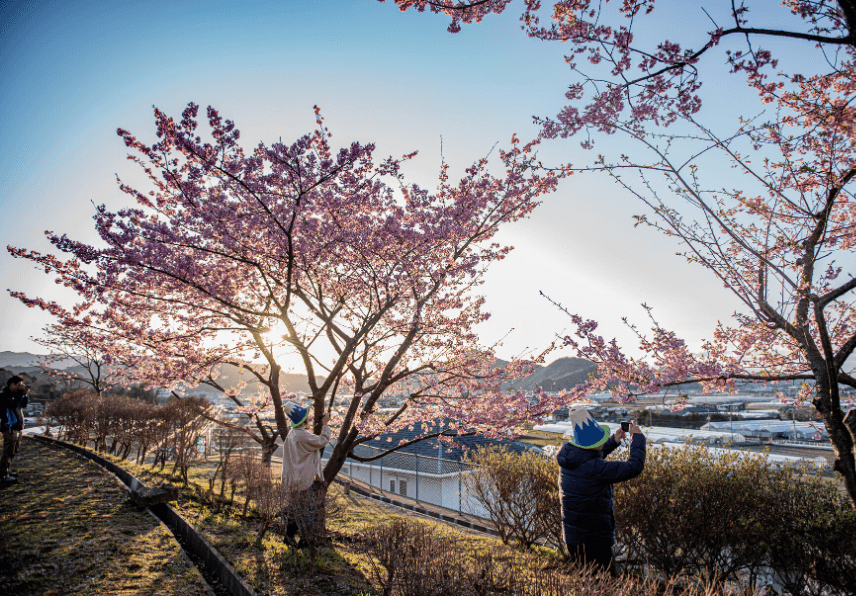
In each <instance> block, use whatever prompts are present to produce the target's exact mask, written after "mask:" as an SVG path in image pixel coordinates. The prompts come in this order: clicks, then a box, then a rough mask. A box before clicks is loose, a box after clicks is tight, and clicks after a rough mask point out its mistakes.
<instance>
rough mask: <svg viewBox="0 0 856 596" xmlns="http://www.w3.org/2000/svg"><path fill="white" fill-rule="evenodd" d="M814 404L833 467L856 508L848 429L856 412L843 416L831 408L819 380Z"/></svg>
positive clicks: (854, 421)
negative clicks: (827, 436)
mask: <svg viewBox="0 0 856 596" xmlns="http://www.w3.org/2000/svg"><path fill="white" fill-rule="evenodd" d="M814 406H815V408H817V411H818V412H819V413H820V416H821V417H822V418H823V423H824V425H825V426H826V430H827V431H828V432H829V441H830V443H832V448H833V449H834V450H835V463H834V464H833V469H834V470H835V471H836V472H838V473H839V474H841V476H842V477H843V479H844V487H845V489H846V490H847V494H848V496H849V497H850V504H851V505H852V506H853V508H854V509H856V459H854V453H853V434H852V431H851V429H850V425H851V424H852V425H854V426H856V414H854V412H853V411H852V410H851V411H850V412H849V413H848V415H847V417H846V418H845V417H844V416H843V415H842V413H841V410H840V409H839V408H833V407H832V400H831V399H830V395H829V391H828V387H825V384H824V383H820V382H819V383H818V384H817V393H816V396H815V399H814ZM845 420H849V424H846V423H845Z"/></svg>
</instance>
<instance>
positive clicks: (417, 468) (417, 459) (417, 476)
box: [413, 453, 419, 503]
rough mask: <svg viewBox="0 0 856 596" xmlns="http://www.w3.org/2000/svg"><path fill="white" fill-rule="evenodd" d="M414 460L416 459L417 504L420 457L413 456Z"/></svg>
mask: <svg viewBox="0 0 856 596" xmlns="http://www.w3.org/2000/svg"><path fill="white" fill-rule="evenodd" d="M413 457H414V459H416V502H417V503H418V502H419V455H417V454H416V453H414V454H413Z"/></svg>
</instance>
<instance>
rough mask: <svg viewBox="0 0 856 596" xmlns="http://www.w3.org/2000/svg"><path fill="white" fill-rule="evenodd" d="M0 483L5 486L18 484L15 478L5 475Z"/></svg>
mask: <svg viewBox="0 0 856 596" xmlns="http://www.w3.org/2000/svg"><path fill="white" fill-rule="evenodd" d="M0 482H4V483H6V484H12V483H14V482H18V479H17V478H15V477H14V476H9V475H6V476H3V478H0Z"/></svg>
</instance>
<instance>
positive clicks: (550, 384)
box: [515, 358, 597, 391]
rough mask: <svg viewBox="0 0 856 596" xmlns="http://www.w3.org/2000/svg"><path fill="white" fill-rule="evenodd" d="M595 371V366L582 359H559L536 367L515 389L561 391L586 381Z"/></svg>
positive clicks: (516, 384)
mask: <svg viewBox="0 0 856 596" xmlns="http://www.w3.org/2000/svg"><path fill="white" fill-rule="evenodd" d="M596 370H597V365H596V364H594V363H592V362H589V361H588V360H583V359H582V358H559V359H558V360H556V361H554V362H552V363H551V364H549V365H548V366H540V367H538V369H537V370H536V371H535V372H534V373H532V374H531V375H529V376H528V377H525V378H524V379H523V380H522V381H520V382H518V383H515V387H516V388H517V389H523V390H524V391H531V390H533V389H535V388H536V387H542V388H544V389H546V390H547V391H562V390H565V389H570V388H572V387H574V386H575V385H578V384H579V383H582V382H584V381H587V380H588V378H589V375H590V374H592V373H594V372H595V371H596Z"/></svg>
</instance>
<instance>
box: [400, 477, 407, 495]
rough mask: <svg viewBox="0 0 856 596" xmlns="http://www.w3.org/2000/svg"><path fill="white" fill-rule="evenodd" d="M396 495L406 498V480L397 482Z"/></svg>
mask: <svg viewBox="0 0 856 596" xmlns="http://www.w3.org/2000/svg"><path fill="white" fill-rule="evenodd" d="M398 494H400V495H404V496H405V497H406V496H407V480H399V481H398Z"/></svg>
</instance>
